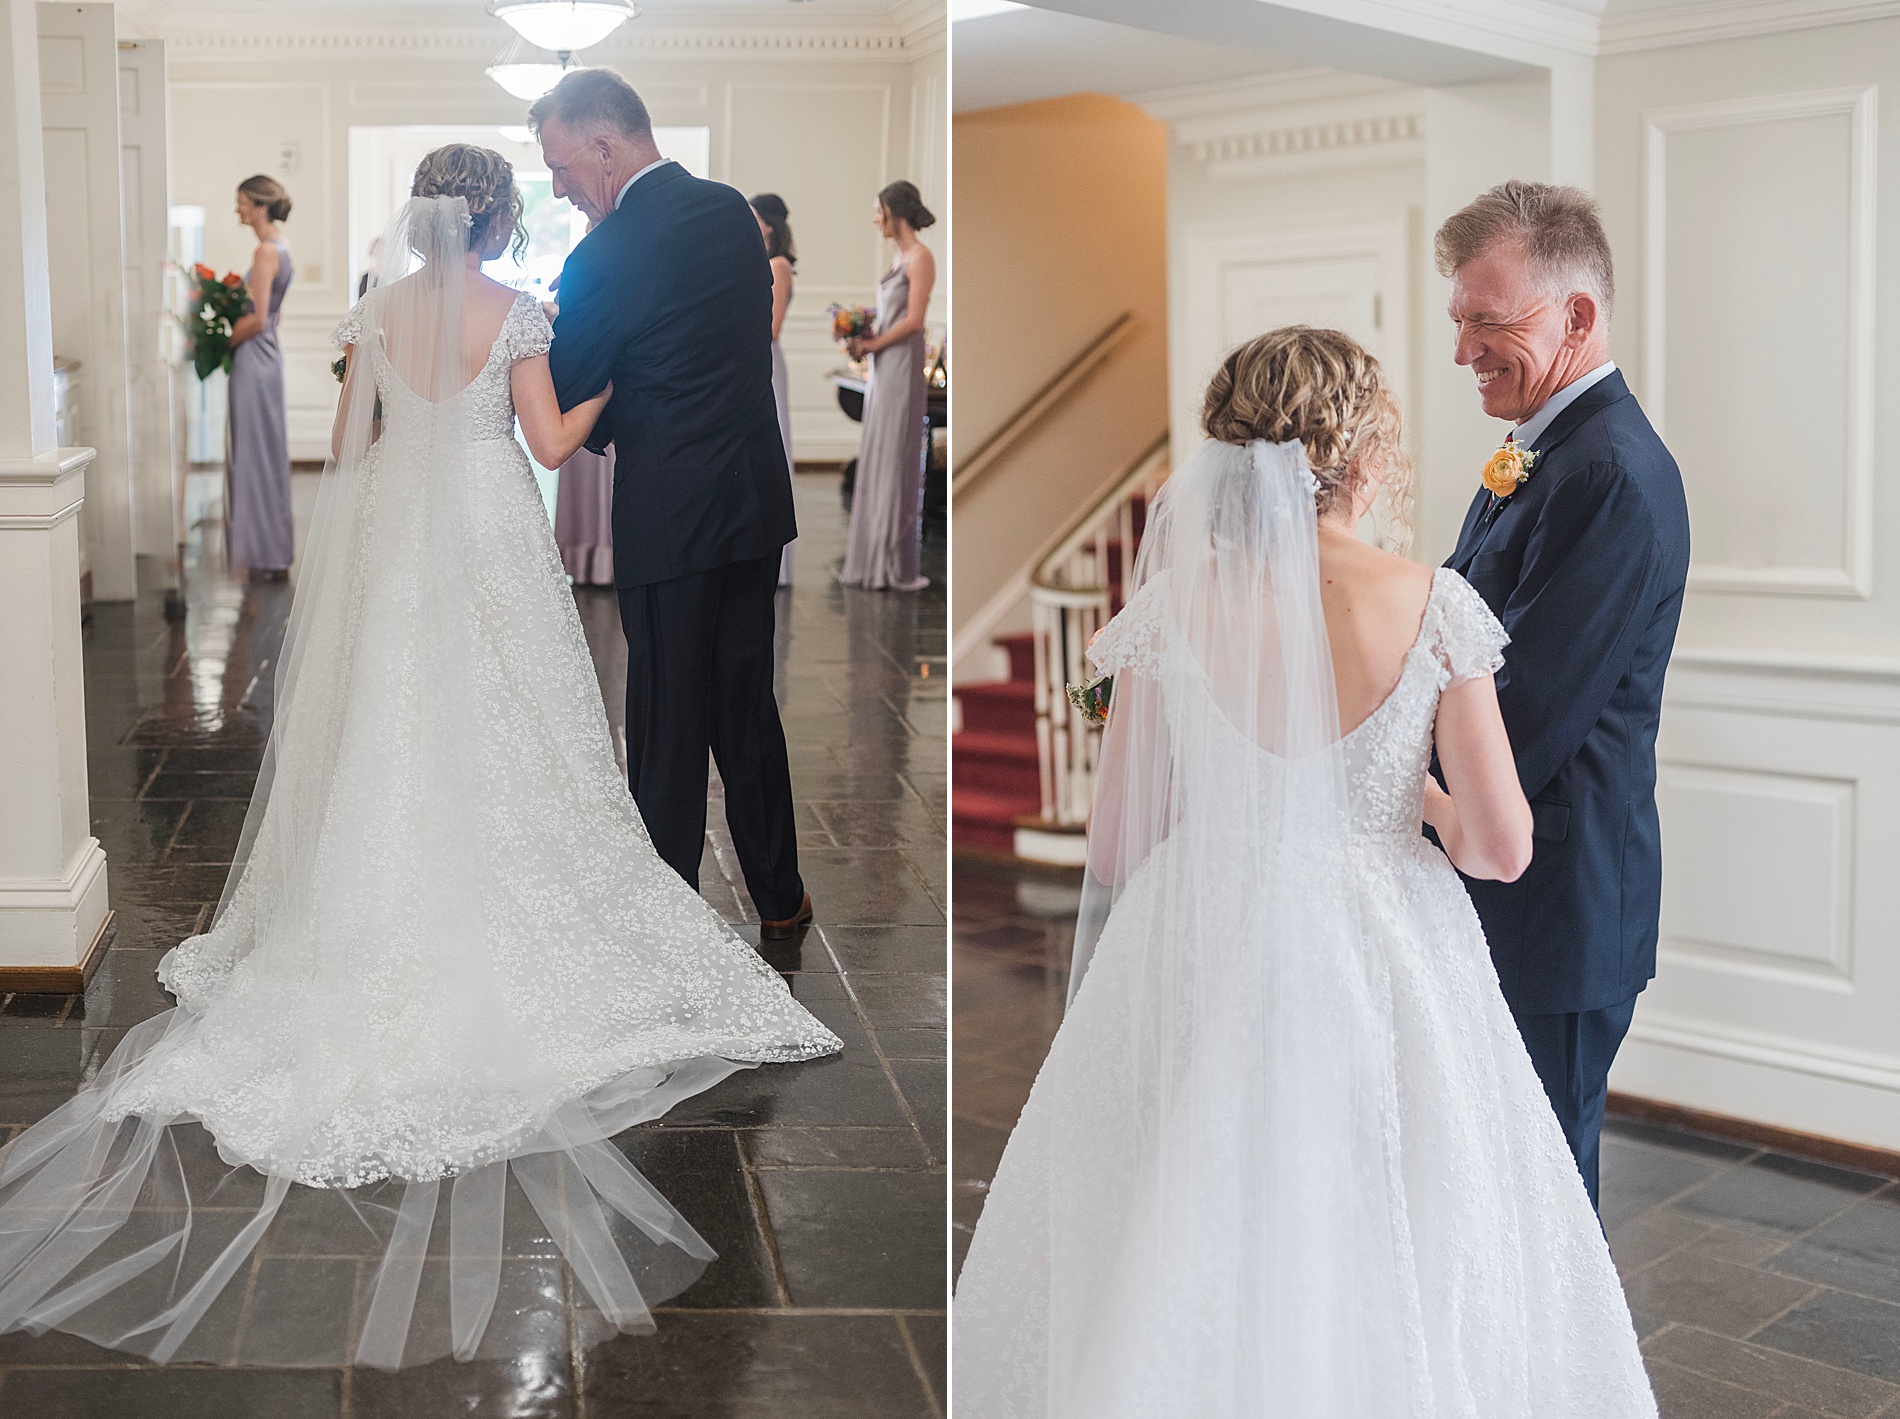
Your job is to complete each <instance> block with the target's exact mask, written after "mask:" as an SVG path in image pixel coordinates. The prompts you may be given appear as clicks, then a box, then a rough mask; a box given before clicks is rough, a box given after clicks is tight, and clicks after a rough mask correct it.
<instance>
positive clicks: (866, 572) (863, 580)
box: [838, 258, 929, 591]
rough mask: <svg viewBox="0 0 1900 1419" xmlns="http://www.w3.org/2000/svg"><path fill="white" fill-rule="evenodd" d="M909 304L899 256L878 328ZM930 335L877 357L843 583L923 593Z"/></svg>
mask: <svg viewBox="0 0 1900 1419" xmlns="http://www.w3.org/2000/svg"><path fill="white" fill-rule="evenodd" d="M909 305H910V270H909V268H908V267H906V266H905V265H904V262H903V260H902V259H901V258H900V259H899V260H898V263H897V265H895V266H893V267H892V268H891V269H890V271H889V272H888V273H887V274H886V275H885V277H884V279H883V280H882V281H880V282H878V287H877V328H878V329H879V330H888V329H889V328H890V327H891V325H892V324H894V323H895V322H896V321H898V320H901V319H902V318H903V315H904V312H905V310H906V309H907V308H908V307H909ZM928 399H929V392H928V390H926V388H925V387H924V332H923V331H921V330H919V331H917V332H916V333H915V334H912V335H907V336H905V337H904V339H902V340H900V341H898V342H897V343H896V344H895V345H886V346H885V347H884V348H883V349H881V350H879V351H878V352H877V353H876V354H874V355H872V356H871V388H870V391H869V393H868V394H867V395H866V397H865V400H864V432H863V434H862V435H861V436H860V438H859V441H858V482H857V492H856V493H855V494H854V495H853V497H852V499H851V542H850V545H849V547H848V548H847V549H846V551H845V558H844V570H843V571H842V572H841V573H840V574H839V576H838V580H839V581H841V582H843V583H844V584H845V585H846V586H862V587H869V588H871V589H873V590H894V591H916V590H918V589H920V587H921V586H924V585H928V582H927V580H926V579H925V578H923V577H921V576H919V575H918V570H917V567H918V562H919V560H920V558H921V553H922V546H921V544H922V541H923V500H924V415H925V413H926V412H927V408H928Z"/></svg>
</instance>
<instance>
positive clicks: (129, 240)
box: [119, 39, 184, 586]
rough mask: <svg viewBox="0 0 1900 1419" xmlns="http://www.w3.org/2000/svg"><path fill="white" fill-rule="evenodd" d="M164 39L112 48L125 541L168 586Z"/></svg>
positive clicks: (173, 563) (173, 555) (175, 485)
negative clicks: (127, 446)
mask: <svg viewBox="0 0 1900 1419" xmlns="http://www.w3.org/2000/svg"><path fill="white" fill-rule="evenodd" d="M167 151H168V150H167V141H166V104H165V42H164V41H163V40H159V39H144V40H128V41H126V42H125V43H123V44H121V45H120V46H119V154H120V158H119V180H120V183H121V185H122V189H123V195H124V209H123V214H124V224H125V367H126V375H127V377H128V379H129V381H130V386H131V387H130V406H131V415H132V417H131V426H132V428H131V435H132V488H133V507H134V509H135V510H136V512H137V517H136V519H135V525H134V528H133V546H134V548H135V549H136V551H137V552H138V554H139V555H140V556H141V557H153V558H156V559H157V565H158V566H159V567H162V568H164V573H165V574H164V577H163V582H164V584H165V585H167V586H176V585H177V584H178V583H177V558H178V544H179V543H180V542H182V541H184V537H183V535H182V530H181V529H180V527H179V526H178V513H177V508H178V496H177V493H178V489H179V488H180V487H181V486H182V478H183V473H184V470H183V468H182V466H181V465H180V463H179V461H178V460H177V458H176V452H177V450H176V448H175V445H174V441H173V438H172V390H171V381H172V367H171V365H170V364H168V363H167V362H166V360H165V358H164V351H165V349H166V348H168V345H167V342H166V339H165V333H166V332H165V322H166V320H167V319H168V317H167V315H166V313H165V258H166V242H167V235H168V230H167V226H166V213H167V211H168V208H169V204H170V201H171V196H170V193H171V182H170V172H169V164H168V162H167Z"/></svg>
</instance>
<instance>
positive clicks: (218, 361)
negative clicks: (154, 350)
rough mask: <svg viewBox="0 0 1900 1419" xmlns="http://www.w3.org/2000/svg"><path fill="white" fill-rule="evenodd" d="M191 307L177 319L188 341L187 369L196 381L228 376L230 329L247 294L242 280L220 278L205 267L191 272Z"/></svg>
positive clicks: (231, 275) (233, 274)
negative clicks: (218, 374) (214, 375)
mask: <svg viewBox="0 0 1900 1419" xmlns="http://www.w3.org/2000/svg"><path fill="white" fill-rule="evenodd" d="M191 276H192V282H193V284H194V285H195V286H196V287H197V289H196V291H195V292H194V293H193V301H194V307H193V310H192V312H191V314H190V315H187V316H181V317H180V319H181V320H182V321H183V322H184V326H185V334H186V335H187V336H188V337H189V338H190V340H191V366H192V368H193V369H194V370H196V371H197V374H198V378H199V379H208V378H209V377H210V375H211V371H213V370H218V369H221V370H223V371H224V372H225V373H226V374H229V373H230V372H231V326H232V325H233V324H234V323H235V322H236V321H237V318H238V317H239V316H241V315H243V314H244V303H245V302H246V301H248V300H249V299H250V298H251V293H250V292H249V291H248V290H246V289H245V288H244V278H243V277H242V276H240V275H238V274H237V272H235V271H232V272H230V273H228V274H227V275H224V276H220V275H218V273H217V272H215V271H213V270H212V269H211V268H210V267H209V266H204V265H198V266H193V267H192V268H191Z"/></svg>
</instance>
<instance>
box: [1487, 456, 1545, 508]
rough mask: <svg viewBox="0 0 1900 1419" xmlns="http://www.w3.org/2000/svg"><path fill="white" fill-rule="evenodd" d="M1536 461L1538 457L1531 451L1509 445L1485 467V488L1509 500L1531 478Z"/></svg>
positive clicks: (1492, 457)
mask: <svg viewBox="0 0 1900 1419" xmlns="http://www.w3.org/2000/svg"><path fill="white" fill-rule="evenodd" d="M1536 461H1537V455H1536V454H1534V453H1532V452H1531V451H1530V450H1529V449H1527V448H1520V447H1519V446H1518V445H1516V444H1514V443H1507V444H1505V445H1504V447H1503V448H1501V449H1499V450H1498V451H1497V452H1496V453H1494V454H1492V455H1491V461H1490V462H1489V463H1487V464H1485V465H1484V474H1483V478H1484V486H1485V487H1487V488H1489V489H1490V490H1491V491H1492V492H1493V493H1494V494H1496V495H1497V496H1498V497H1500V498H1508V497H1510V496H1511V494H1512V493H1515V492H1516V491H1517V489H1518V485H1519V484H1521V483H1522V482H1523V481H1524V480H1525V479H1526V478H1528V477H1530V476H1531V465H1532V464H1533V463H1535V462H1536Z"/></svg>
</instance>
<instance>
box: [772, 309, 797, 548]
mask: <svg viewBox="0 0 1900 1419" xmlns="http://www.w3.org/2000/svg"><path fill="white" fill-rule="evenodd" d="M772 401H773V403H775V404H777V405H778V436H779V437H780V438H781V439H783V440H784V441H785V466H786V467H787V468H788V469H791V470H792V471H794V472H796V471H797V469H798V465H797V464H796V463H794V462H793V461H792V395H791V377H790V375H789V374H788V373H787V372H786V369H785V350H784V348H783V347H782V346H780V344H779V342H778V341H776V340H774V341H773V342H772ZM794 540H796V539H794ZM792 545H793V544H792V543H791V542H787V543H786V544H785V550H784V551H783V552H781V553H779V559H778V584H779V585H780V586H790V585H791V584H792Z"/></svg>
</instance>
